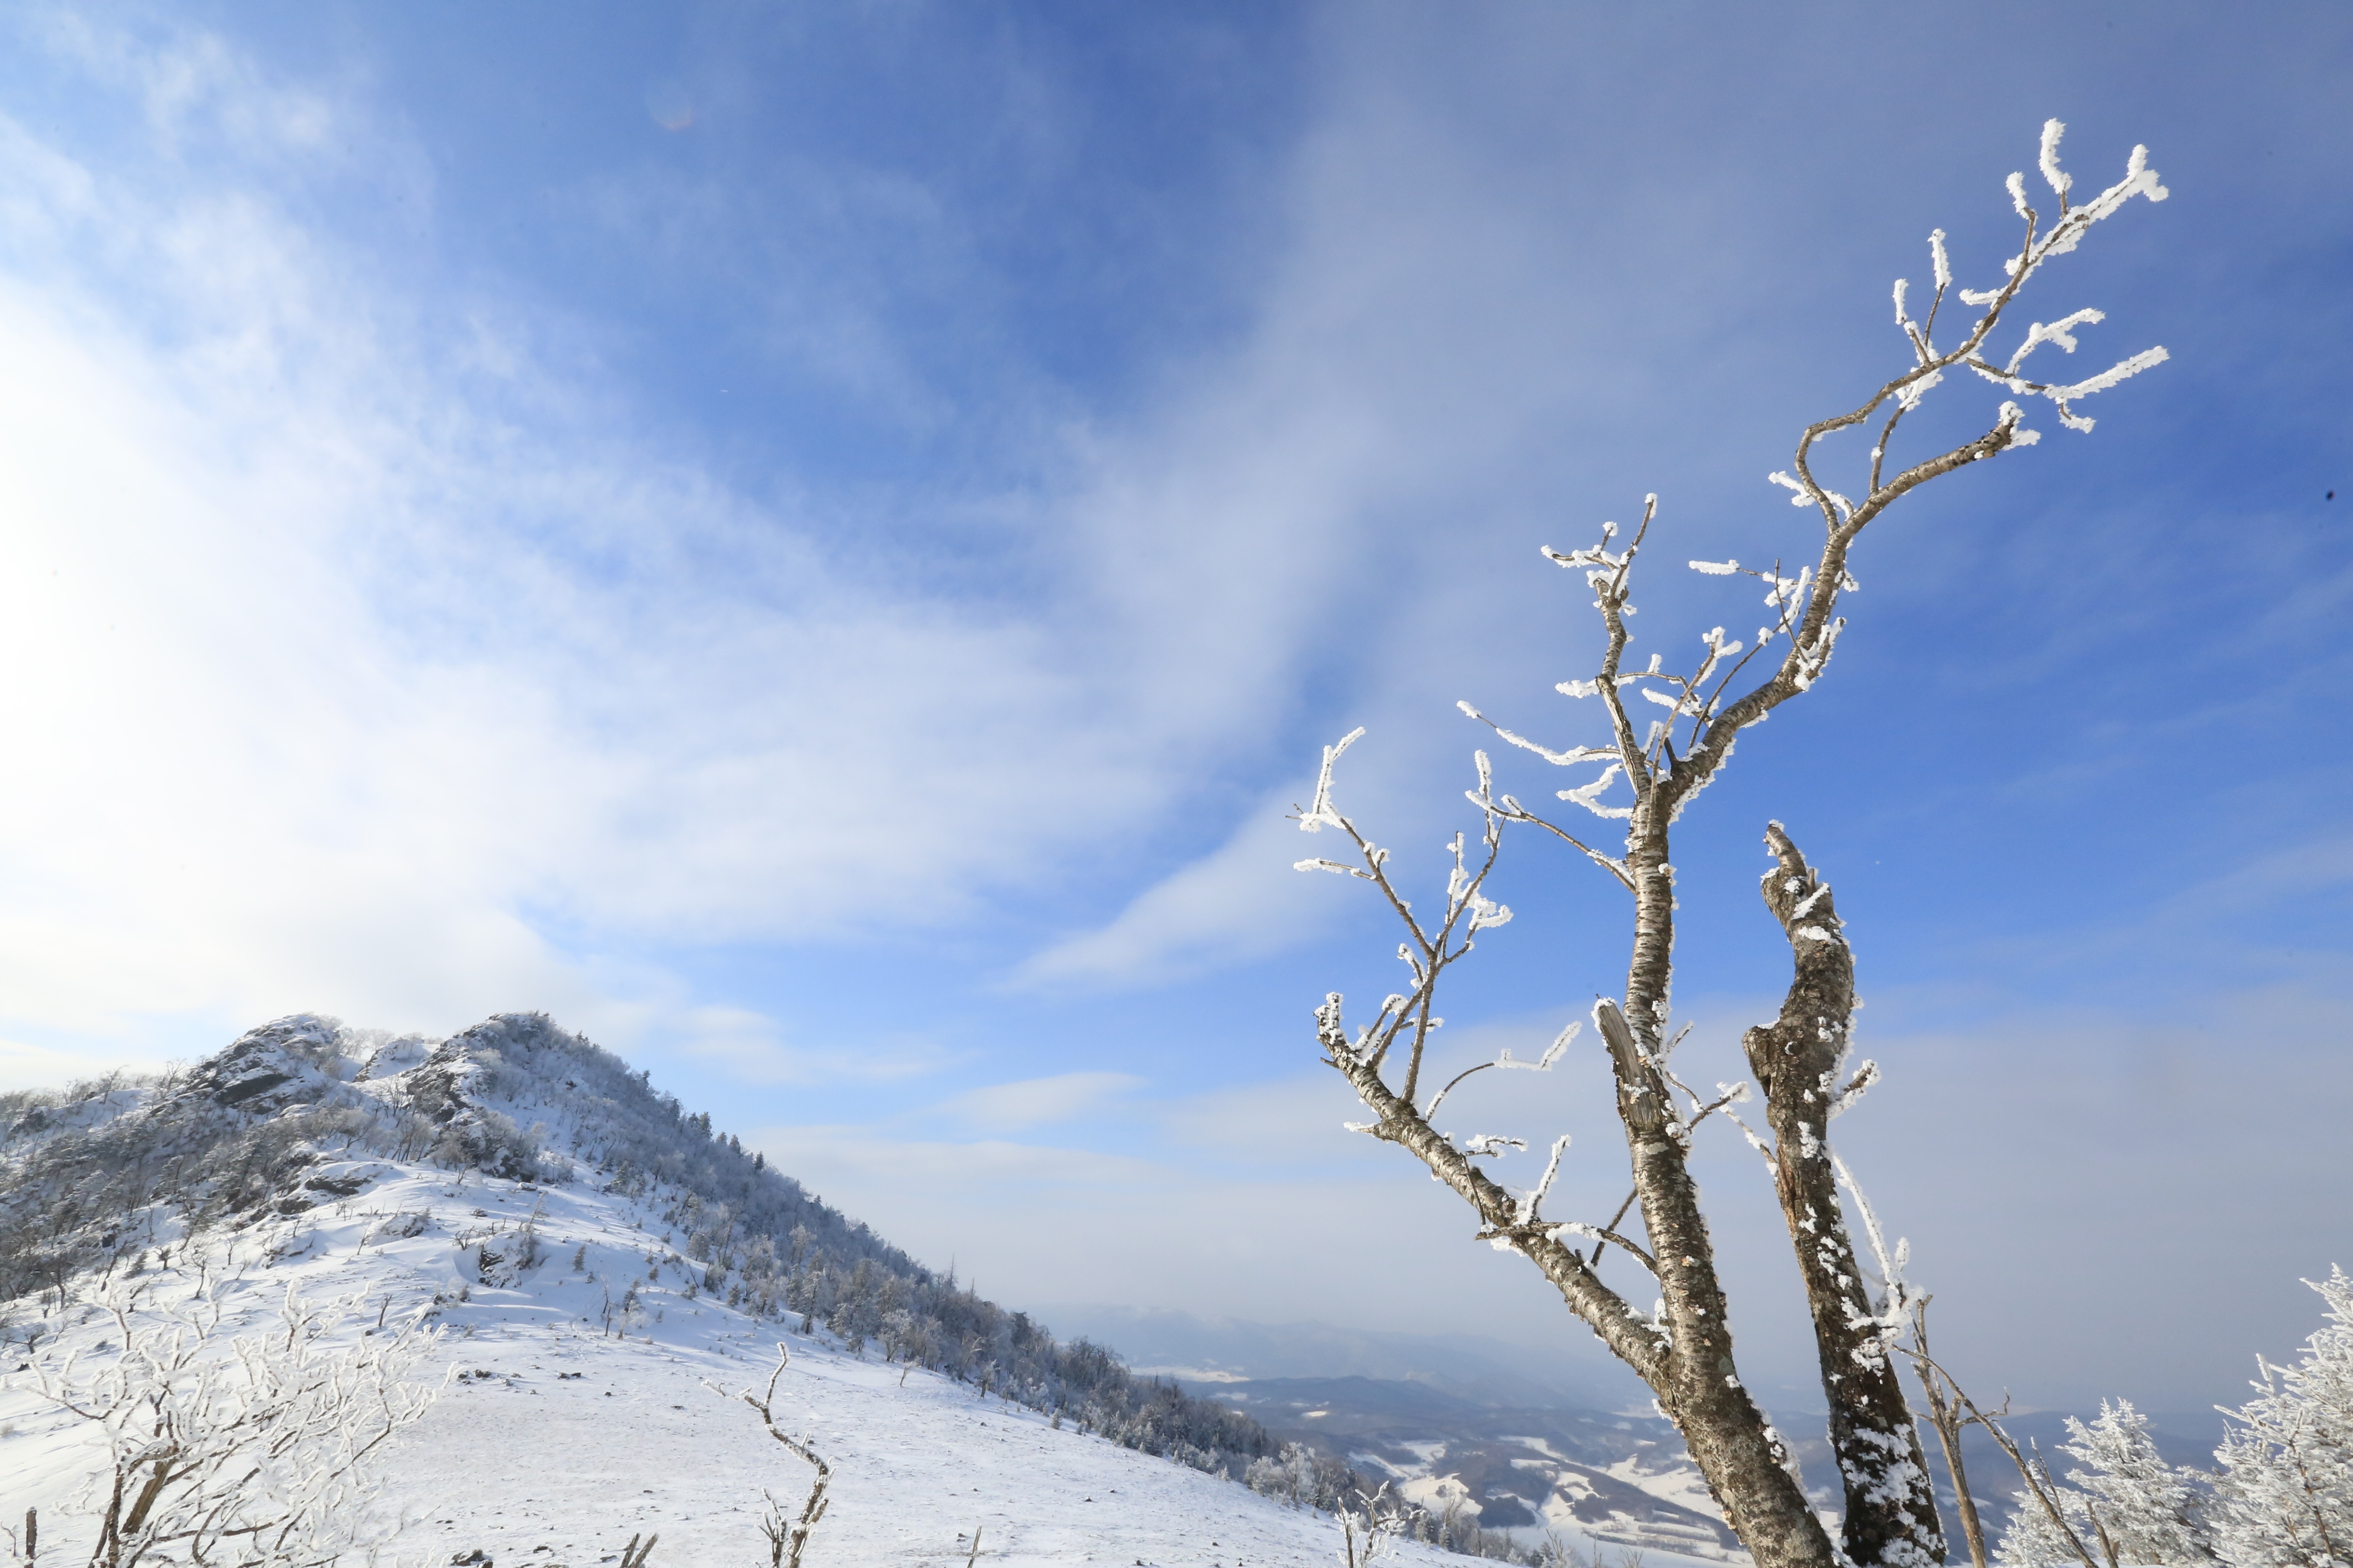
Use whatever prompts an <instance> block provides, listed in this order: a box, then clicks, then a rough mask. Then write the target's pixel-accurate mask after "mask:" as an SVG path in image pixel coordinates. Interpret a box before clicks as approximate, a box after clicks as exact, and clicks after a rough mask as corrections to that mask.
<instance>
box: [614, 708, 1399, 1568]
mask: <svg viewBox="0 0 2353 1568" xmlns="http://www.w3.org/2000/svg"><path fill="white" fill-rule="evenodd" d="M1362 732H1363V731H1358V733H1360V734H1361V733H1362ZM1355 738H1356V737H1355V736H1353V735H1352V736H1350V737H1349V739H1350V740H1354V739H1355ZM1346 744H1347V742H1345V741H1344V742H1341V745H1342V746H1343V747H1344V748H1345V746H1346ZM1324 767H1325V771H1326V773H1327V774H1328V773H1329V771H1330V767H1331V763H1329V762H1328V761H1327V762H1326V763H1324ZM792 1360H793V1358H792V1352H790V1351H788V1350H786V1348H785V1345H784V1342H783V1341H781V1340H779V1341H778V1342H776V1371H774V1372H772V1373H769V1374H768V1386H767V1387H766V1388H765V1390H763V1391H762V1392H761V1393H758V1394H754V1393H753V1392H752V1391H751V1390H750V1389H748V1388H746V1389H743V1390H741V1391H739V1392H738V1393H737V1394H735V1395H733V1397H735V1398H738V1399H741V1400H742V1401H743V1402H744V1404H746V1405H750V1406H751V1407H752V1408H753V1409H754V1410H755V1411H757V1412H758V1413H759V1415H760V1423H761V1425H762V1426H765V1427H767V1429H768V1436H771V1437H774V1438H775V1439H776V1441H777V1442H779V1443H782V1444H783V1445H784V1446H785V1447H787V1448H789V1449H791V1450H792V1452H793V1454H794V1456H795V1457H796V1458H799V1459H801V1460H803V1461H804V1462H805V1463H807V1465H808V1466H809V1468H812V1469H814V1470H815V1471H817V1479H816V1480H815V1481H814V1482H812V1483H810V1486H809V1490H808V1496H807V1498H806V1499H804V1500H802V1502H801V1510H800V1512H799V1514H798V1515H797V1516H793V1517H790V1518H788V1517H786V1513H785V1510H784V1508H783V1506H782V1505H781V1504H779V1503H778V1502H777V1501H776V1498H775V1496H774V1495H773V1494H772V1493H770V1492H769V1491H768V1490H767V1489H765V1488H763V1489H761V1492H760V1495H761V1496H762V1497H763V1498H765V1499H766V1500H767V1503H768V1513H767V1517H766V1518H765V1519H763V1520H762V1521H760V1533H761V1534H762V1535H763V1536H765V1538H766V1540H767V1542H768V1565H769V1568H801V1553H802V1552H803V1551H805V1550H806V1549H807V1546H808V1538H809V1531H813V1530H815V1529H816V1528H817V1525H818V1521H819V1520H821V1519H823V1518H824V1517H825V1510H826V1507H827V1504H828V1499H827V1497H826V1495H825V1494H826V1488H827V1487H828V1485H829V1484H830V1483H831V1482H832V1480H833V1467H832V1466H830V1465H828V1464H827V1463H826V1462H825V1460H824V1458H822V1457H821V1456H820V1455H819V1454H818V1451H817V1447H816V1446H815V1445H814V1444H812V1443H811V1442H810V1441H809V1440H808V1439H807V1438H806V1437H796V1436H793V1435H792V1434H791V1433H789V1432H787V1431H786V1430H785V1429H784V1428H783V1427H781V1426H777V1425H776V1384H777V1382H778V1380H780V1379H781V1378H783V1376H784V1375H785V1369H786V1367H788V1366H790V1365H791V1364H792ZM703 1386H704V1387H705V1388H708V1389H710V1390H711V1391H712V1393H713V1394H719V1395H720V1396H721V1397H723V1398H725V1397H728V1394H727V1391H726V1390H725V1389H723V1388H722V1387H720V1386H719V1385H718V1384H715V1383H712V1382H710V1381H709V1380H708V1379H706V1380H704V1383H703ZM652 1544H653V1543H652V1542H647V1545H648V1546H649V1548H650V1547H651V1545H652Z"/></svg>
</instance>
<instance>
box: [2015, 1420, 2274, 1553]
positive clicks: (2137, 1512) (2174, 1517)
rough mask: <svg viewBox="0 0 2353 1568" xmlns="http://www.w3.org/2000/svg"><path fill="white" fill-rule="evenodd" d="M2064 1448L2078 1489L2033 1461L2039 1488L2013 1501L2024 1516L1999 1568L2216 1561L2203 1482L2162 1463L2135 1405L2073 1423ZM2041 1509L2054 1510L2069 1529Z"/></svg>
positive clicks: (2017, 1521)
mask: <svg viewBox="0 0 2353 1568" xmlns="http://www.w3.org/2000/svg"><path fill="white" fill-rule="evenodd" d="M2059 1447H2060V1451H2061V1452H2063V1453H2064V1454H2067V1455H2068V1456H2070V1457H2071V1458H2074V1459H2075V1460H2077V1461H2078V1466H2079V1468H2073V1469H2070V1470H2069V1471H2068V1472H2067V1479H2068V1480H2069V1481H2070V1482H2072V1483H2073V1488H2072V1489H2070V1488H2068V1487H2061V1486H2056V1485H2053V1484H2052V1479H2051V1475H2050V1471H2049V1469H2048V1468H2047V1467H2044V1466H2042V1464H2041V1461H2040V1458H2039V1457H2038V1458H2034V1459H2030V1460H2029V1461H2028V1464H2029V1466H2030V1467H2031V1468H2032V1469H2033V1470H2034V1474H2033V1475H2032V1477H2031V1479H2032V1480H2033V1481H2034V1482H2035V1483H2036V1485H2035V1488H2034V1489H2029V1490H2026V1491H2021V1492H2019V1493H2018V1494H2017V1501H2018V1513H2017V1515H2016V1517H2015V1519H2014V1520H2013V1521H2012V1522H2011V1524H2010V1529H2009V1530H2007V1531H2004V1532H2003V1534H2002V1538H2001V1545H2000V1548H1999V1549H1998V1550H1997V1552H1996V1553H1995V1560H1996V1561H1997V1562H1999V1563H2002V1564H2003V1568H2053V1565H2055V1564H2061V1563H2078V1562H2081V1561H2083V1560H2084V1558H2085V1557H2087V1556H2090V1555H2092V1554H2094V1553H2096V1554H2097V1555H2098V1557H2099V1558H2100V1560H2101V1561H2103V1562H2105V1563H2108V1564H2110V1565H2111V1568H2116V1565H2118V1564H2125V1563H2131V1564H2138V1565H2140V1568H2176V1565H2189V1564H2197V1563H2211V1562H2212V1561H2213V1560H2214V1553H2213V1552H2212V1550H2211V1548H2210V1547H2209V1546H2208V1545H2207V1542H2206V1532H2205V1529H2204V1526H2203V1523H2202V1521H2201V1520H2200V1514H2201V1512H2202V1511H2203V1508H2204V1503H2205V1497H2204V1494H2203V1493H2202V1492H2201V1491H2200V1489H2199V1487H2198V1486H2197V1485H2196V1480H2197V1478H2196V1477H2195V1476H2193V1475H2192V1474H2191V1473H2190V1472H2188V1471H2184V1470H2180V1469H2177V1468H2174V1467H2173V1466H2171V1465H2169V1464H2167V1463H2166V1462H2165V1459H2164V1458H2163V1457H2162V1456H2161V1455H2159V1454H2158V1451H2157V1445H2156V1443H2154V1442H2153V1441H2151V1440H2150V1438H2149V1435H2148V1417H2147V1416H2145V1415H2141V1414H2140V1413H2139V1412H2137V1411H2136V1410H2135V1409H2134V1408H2133V1407H2132V1405H2131V1403H2130V1402H2129V1401H2127V1400H2121V1399H2119V1400H2116V1402H2114V1403H2113V1404H2111V1403H2110V1402H2108V1401H2106V1400H2102V1401H2101V1402H2100V1415H2099V1419H2097V1420H2095V1421H2094V1422H2092V1423H2091V1424H2090V1425H2088V1426H2087V1425H2085V1424H2084V1422H2081V1421H2078V1420H2077V1419H2075V1418H2074V1417H2073V1416H2072V1415H2071V1416H2069V1417H2068V1418H2067V1441H2065V1442H2064V1443H2062V1444H2061V1445H2060V1446H2059ZM2037 1489H2039V1490H2040V1491H2041V1493H2042V1497H2041V1498H2038V1497H2036V1496H2035V1495H2034V1494H2035V1490H2037ZM2045 1500H2049V1502H2051V1503H2053V1504H2055V1505H2056V1507H2057V1510H2058V1512H2059V1514H2060V1515H2061V1518H2062V1519H2063V1521H2064V1526H2062V1524H2061V1521H2059V1520H2053V1519H2052V1517H2051V1510H2050V1508H2048V1507H2046V1506H2044V1502H2045ZM2231 1561H2232V1562H2233V1563H2235V1562H2237V1559H2235V1558H2233V1559H2231Z"/></svg>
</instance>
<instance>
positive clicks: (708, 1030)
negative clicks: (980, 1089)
mask: <svg viewBox="0 0 2353 1568" xmlns="http://www.w3.org/2000/svg"><path fill="white" fill-rule="evenodd" d="M674 1016H675V1020H676V1024H675V1026H676V1027H677V1029H678V1030H679V1031H680V1037H679V1038H678V1040H677V1041H676V1048H677V1049H678V1050H679V1051H680V1052H681V1054H682V1055H685V1056H688V1057H691V1058H696V1059H698V1060H702V1061H707V1062H713V1063H716V1064H718V1065H720V1066H722V1067H723V1068H726V1069H727V1071H728V1072H729V1074H730V1075H731V1076H733V1078H734V1079H737V1080H738V1081H740V1082H744V1083H751V1084H761V1085H767V1084H812V1083H895V1082H900V1081H902V1080H904V1079H913V1078H919V1077H922V1076H923V1075H925V1074H928V1073H933V1072H936V1071H938V1070H939V1069H940V1068H941V1066H942V1064H943V1063H944V1061H945V1060H946V1059H947V1053H946V1052H945V1051H944V1050H942V1049H941V1048H940V1047H939V1046H938V1045H937V1044H936V1043H934V1041H931V1040H929V1039H925V1038H922V1037H910V1036H890V1037H883V1038H881V1039H873V1038H867V1039H860V1040H859V1041H858V1042H856V1043H855V1044H844V1043H839V1042H834V1043H828V1044H823V1045H818V1044H810V1043H807V1042H802V1041H795V1040H793V1039H791V1038H789V1037H787V1035H786V1029H785V1026H783V1025H781V1024H779V1023H778V1022H777V1021H776V1019H774V1018H772V1017H770V1016H768V1015H766V1014H765V1013H757V1012H754V1011H753V1010H751V1009H750V1008H748V1007H725V1006H713V1005H703V1006H682V1007H680V1008H678V1009H676V1010H675V1013H674Z"/></svg>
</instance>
